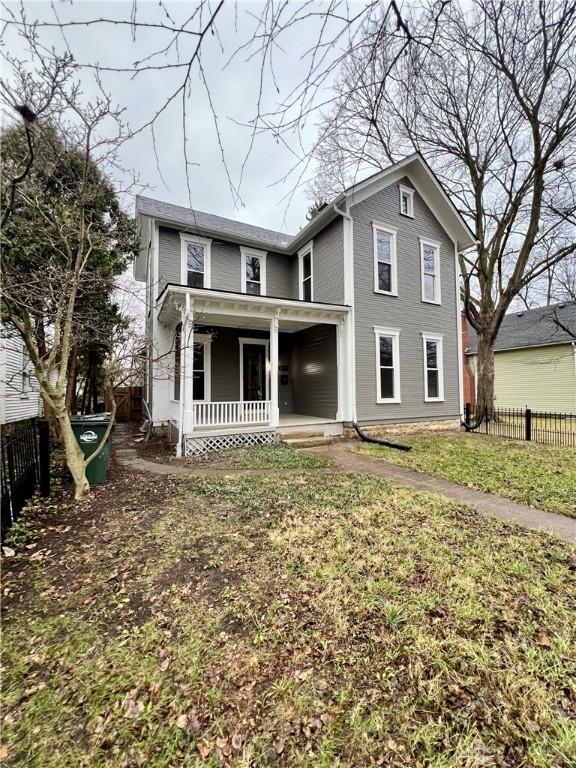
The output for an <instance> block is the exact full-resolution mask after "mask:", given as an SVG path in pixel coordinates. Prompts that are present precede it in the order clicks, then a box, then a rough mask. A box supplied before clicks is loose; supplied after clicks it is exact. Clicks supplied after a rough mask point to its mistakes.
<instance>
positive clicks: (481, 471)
mask: <svg viewBox="0 0 576 768" xmlns="http://www.w3.org/2000/svg"><path fill="white" fill-rule="evenodd" d="M391 439H392V440H393V441H396V442H403V443H406V444H407V445H411V446H413V448H412V451H410V452H409V453H403V452H401V451H396V450H393V449H391V448H384V447H381V446H377V445H366V444H360V443H359V444H358V445H357V446H356V447H357V448H358V449H359V450H360V451H362V452H365V453H368V454H370V455H371V456H377V457H378V458H382V459H385V460H386V461H389V462H392V463H393V464H400V465H402V466H404V467H409V468H410V469H416V470H418V471H419V472H428V473H430V474H432V475H438V476H439V477H443V478H445V479H446V480H451V481H452V482H453V483H457V484H459V485H465V486H467V487H469V488H477V489H478V490H481V491H487V492H488V493H496V494H499V495H500V496H505V497H507V498H509V499H513V500H514V501H518V502H520V503H522V504H528V505H530V506H532V507H536V508H539V509H545V510H548V511H549V512H558V513H560V514H563V515H567V516H568V517H576V448H555V447H552V446H545V445H536V444H535V443H526V442H520V441H516V440H509V439H506V438H497V437H490V436H487V435H475V434H472V435H470V434H468V435H467V434H465V433H463V432H452V433H447V434H446V433H445V434H428V433H427V434H418V435H406V436H403V437H402V438H400V439H399V438H398V437H394V438H391Z"/></svg>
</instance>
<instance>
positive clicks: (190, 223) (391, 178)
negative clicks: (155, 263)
mask: <svg viewBox="0 0 576 768" xmlns="http://www.w3.org/2000/svg"><path fill="white" fill-rule="evenodd" d="M403 176H408V178H409V179H410V180H411V181H412V183H413V184H414V186H415V187H416V190H417V191H418V192H419V193H420V195H421V196H422V197H423V198H424V199H425V200H426V203H427V204H428V206H429V207H430V209H431V210H432V212H433V213H434V215H435V216H436V217H437V218H438V220H439V222H440V223H441V224H442V226H443V227H444V229H445V230H446V231H447V232H448V234H449V235H450V237H451V238H452V239H453V240H454V241H455V242H456V244H457V247H458V249H459V250H464V249H465V248H469V247H471V246H472V245H473V244H474V241H475V237H474V233H473V232H472V231H471V229H470V228H469V227H468V225H467V224H466V222H465V220H464V219H463V217H462V215H461V214H460V213H459V211H458V210H457V209H456V207H455V206H454V204H453V203H452V201H451V200H450V198H449V196H448V194H447V193H446V191H445V189H444V187H443V186H442V184H441V183H440V181H439V180H438V178H437V177H436V175H435V174H434V172H433V171H432V169H431V168H430V166H429V165H428V163H427V162H426V161H425V160H424V158H423V157H422V155H421V154H420V153H418V152H416V153H414V154H412V155H409V156H408V157H405V158H404V159H403V160H400V161H399V162H397V163H393V164H392V165H390V166H388V167H387V168H384V169H383V170H381V171H378V172H376V173H374V174H372V176H369V177H368V178H366V179H364V180H363V181H360V182H358V183H357V184H353V185H352V186H350V187H348V188H347V189H346V190H344V192H342V193H341V194H340V195H338V196H337V197H336V198H335V199H334V200H332V201H331V202H330V203H329V204H328V205H326V207H325V208H323V209H322V211H320V213H318V214H317V215H316V216H315V217H314V218H313V219H312V220H311V221H309V222H308V223H307V224H306V225H305V226H304V227H303V228H302V229H301V230H300V231H299V232H297V233H296V234H295V235H293V236H291V235H288V234H286V233H283V232H275V231H274V230H270V229H264V228H263V227H256V226H254V225H252V224H244V223H243V222H240V221H235V220H234V219H227V218H224V217H223V216H216V215H215V214H212V213H205V212H204V211H199V210H197V209H195V208H184V207H183V206H180V205H173V204H172V203H164V202H162V201H160V200H155V199H153V198H151V197H144V196H142V195H137V196H136V213H137V214H141V215H144V216H151V217H153V218H154V219H157V220H158V222H159V223H160V224H161V223H165V224H167V225H170V224H176V225H178V226H180V227H184V228H186V230H187V231H190V232H193V233H195V234H198V235H212V236H216V237H224V238H230V239H232V240H235V241H236V242H239V243H242V244H246V245H253V246H255V247H265V248H270V249H272V250H276V251H280V252H286V253H291V254H293V253H296V251H297V250H298V249H299V248H301V247H302V246H303V245H305V244H306V243H307V242H308V241H309V240H311V239H312V238H313V237H314V236H315V235H316V234H318V232H320V231H321V230H322V229H324V227H326V226H327V225H328V224H329V223H330V222H331V221H333V220H334V219H336V218H337V217H338V216H340V215H341V212H339V211H337V210H335V207H336V206H340V205H343V206H344V207H345V208H346V210H349V208H350V207H352V206H353V205H356V204H357V203H359V202H360V201H361V200H364V199H366V197H370V196H371V195H373V194H375V192H377V191H378V190H379V189H381V188H383V187H385V186H388V185H390V184H393V183H394V182H395V181H396V180H399V179H400V178H402V177H403Z"/></svg>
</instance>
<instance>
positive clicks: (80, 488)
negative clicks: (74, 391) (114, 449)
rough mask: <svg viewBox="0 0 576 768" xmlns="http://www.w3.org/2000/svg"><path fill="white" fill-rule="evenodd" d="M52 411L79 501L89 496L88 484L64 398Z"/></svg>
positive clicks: (75, 494)
mask: <svg viewBox="0 0 576 768" xmlns="http://www.w3.org/2000/svg"><path fill="white" fill-rule="evenodd" d="M54 410H55V411H56V415H57V416H58V419H59V421H60V430H61V432H62V440H63V442H64V450H65V452H66V464H67V466H68V469H69V470H70V473H71V474H72V479H73V480H74V498H75V499H76V501H81V500H82V499H86V498H87V497H88V496H89V495H90V483H89V482H88V480H87V479H86V467H85V464H84V453H83V451H82V448H80V446H79V445H78V441H77V440H76V437H75V436H74V432H73V431H72V425H71V424H70V416H69V414H68V411H67V410H66V405H65V399H64V397H62V398H61V402H57V403H54Z"/></svg>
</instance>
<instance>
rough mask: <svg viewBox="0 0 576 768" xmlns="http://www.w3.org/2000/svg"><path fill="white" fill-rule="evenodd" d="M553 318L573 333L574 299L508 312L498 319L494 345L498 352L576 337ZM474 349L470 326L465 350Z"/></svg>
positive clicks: (566, 341)
mask: <svg viewBox="0 0 576 768" xmlns="http://www.w3.org/2000/svg"><path fill="white" fill-rule="evenodd" d="M557 321H558V322H559V323H561V324H562V325H563V326H564V327H565V328H569V329H570V330H572V331H573V333H574V335H576V302H573V301H572V302H566V303H563V304H553V305H551V306H549V307H538V308H537V309H527V310H525V311H523V312H510V313H509V314H508V315H506V317H505V318H504V320H503V321H502V325H501V326H500V330H499V331H498V336H497V338H496V344H495V347H494V348H495V350H496V352H498V351H501V350H504V349H523V348H525V347H543V346H547V345H549V344H569V343H570V342H574V341H576V339H575V338H574V336H571V335H570V334H569V333H567V332H566V331H565V330H564V329H563V328H561V327H560V326H559V325H558V322H557ZM477 351H478V336H477V334H476V331H474V330H473V329H472V328H470V332H469V347H468V353H469V354H471V355H473V354H476V353H477Z"/></svg>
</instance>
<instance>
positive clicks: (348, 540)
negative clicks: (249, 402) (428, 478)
mask: <svg viewBox="0 0 576 768" xmlns="http://www.w3.org/2000/svg"><path fill="white" fill-rule="evenodd" d="M166 482H167V481H166V480H165V479H164V478H163V479H162V483H166ZM170 482H173V481H170ZM157 486H158V479H157V478H152V479H150V478H148V479H147V478H146V476H135V475H131V477H130V478H123V477H117V478H116V480H115V483H114V484H113V485H112V486H110V487H109V488H108V489H101V490H100V491H98V494H97V496H96V499H95V501H94V503H93V504H92V505H91V506H90V507H88V508H86V509H85V510H83V512H82V514H80V515H77V514H76V513H74V512H72V511H71V512H68V513H67V512H66V511H63V512H58V510H56V512H58V514H59V517H60V519H61V521H62V522H64V523H66V524H69V525H71V526H72V527H71V529H70V530H69V531H64V530H61V531H60V532H58V531H55V530H52V531H50V530H49V528H50V527H52V528H54V526H53V525H52V526H49V525H47V523H46V522H44V523H42V525H43V531H40V532H39V533H38V538H37V540H36V545H37V546H36V547H35V548H34V549H32V550H24V552H23V553H22V554H21V555H19V556H17V557H16V558H11V559H10V562H11V563H12V565H11V567H10V569H9V571H10V572H9V573H8V578H7V582H6V585H5V593H6V591H7V594H8V597H7V599H5V603H7V615H6V618H5V624H4V672H3V700H4V701H3V715H4V729H3V731H4V733H3V739H4V742H3V743H4V746H3V749H4V750H5V757H6V765H14V766H15V765H20V766H24V765H26V766H29V768H64V766H66V768H71V767H72V766H84V765H90V766H98V768H108V767H110V768H112V767H114V768H116V767H117V766H139V765H143V766H149V767H151V768H160V767H162V768H168V767H169V766H210V768H216V766H221V765H229V766H234V768H236V767H238V768H240V767H242V768H248V766H262V767H263V766H287V767H288V768H290V767H291V766H303V767H304V768H307V767H308V768H312V766H314V768H317V767H319V768H328V767H329V766H330V768H336V767H338V768H352V767H354V768H356V767H357V766H377V765H382V766H389V767H391V768H396V767H398V768H401V767H404V766H414V767H416V766H420V767H421V768H424V766H426V767H428V766H430V767H433V768H459V767H461V768H473V767H476V766H494V767H496V766H509V767H510V768H512V767H514V768H519V767H520V766H522V767H526V768H527V767H528V766H533V767H534V768H544V767H547V768H568V767H569V766H573V765H574V762H573V756H574V754H576V691H575V689H574V680H575V676H576V660H575V651H574V641H575V636H574V631H575V628H574V622H573V616H574V608H575V603H574V595H575V594H576V559H575V554H574V550H573V549H572V548H570V547H569V546H568V545H565V544H562V543H560V542H559V541H556V540H554V539H552V538H548V537H546V536H545V535H543V534H535V533H528V532H525V531H522V530H519V529H515V528H511V527H508V526H505V525H503V524H501V523H498V522H497V521H492V520H486V519H484V518H482V519H479V518H477V516H476V515H475V514H474V513H473V512H472V511H470V510H468V509H467V508H465V507H462V506H458V505H456V504H452V503H449V502H448V501H446V500H445V499H443V498H440V497H436V496H432V495H429V494H424V493H415V492H412V491H410V490H408V489H403V488H399V487H396V486H394V485H392V484H390V483H387V482H385V481H383V480H378V479H375V478H369V477H364V476H339V475H336V474H333V473H332V472H330V471H329V470H324V469H317V470H314V471H309V472H304V473H303V472H301V471H299V472H295V473H294V474H293V475H292V476H286V475H283V476H282V477H274V476H271V475H269V474H268V475H265V476H261V477H250V478H248V477H242V478H238V477H236V478H235V477H233V476H230V477H228V478H222V479H218V480H205V481H188V482H181V483H180V484H173V485H171V486H170V487H167V488H166V489H165V493H164V494H163V495H162V496H159V495H157V497H156V501H155V503H154V504H153V505H149V504H147V503H146V501H145V499H146V497H147V496H148V495H150V494H151V493H152V489H153V488H156V493H157V494H158V489H157ZM136 488H138V491H137V492H136ZM136 494H138V495H136ZM112 499H113V500H114V501H113V502H112V501H111V500H112ZM64 527H66V526H64ZM33 552H35V553H39V555H40V556H37V557H36V559H34V560H31V557H30V555H31V553H33Z"/></svg>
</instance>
